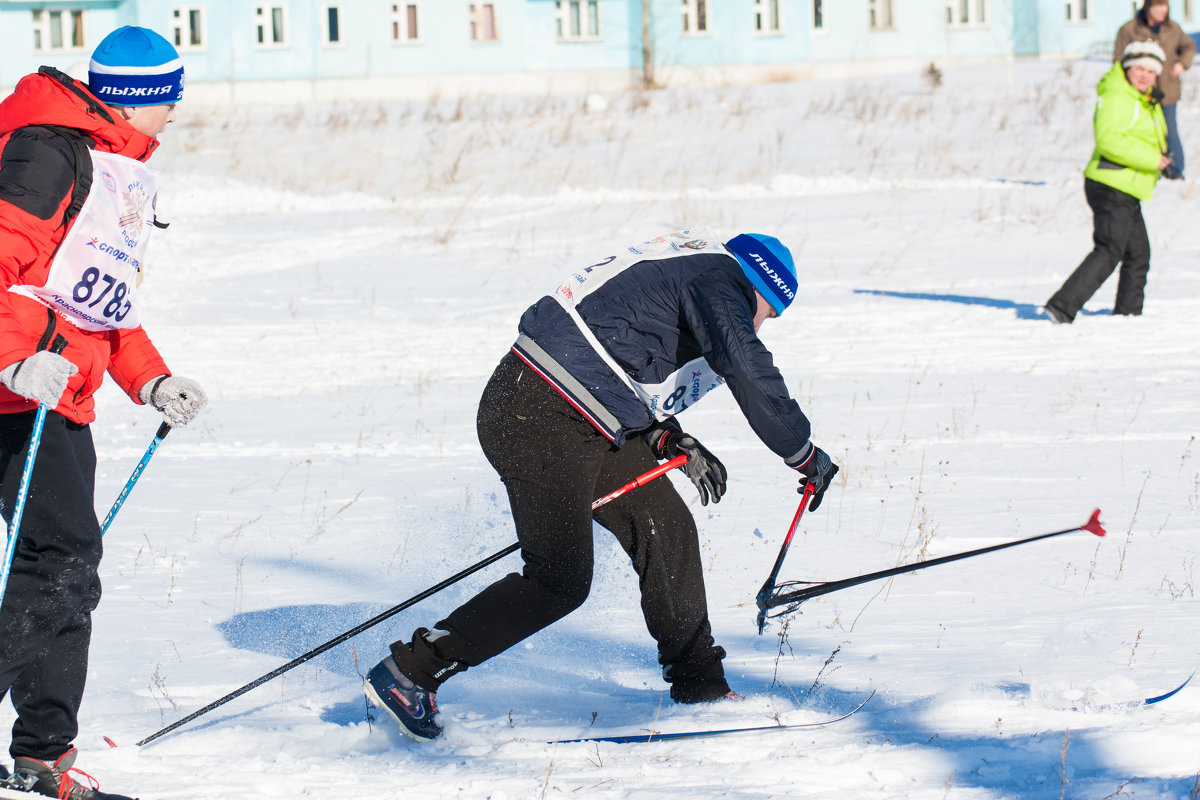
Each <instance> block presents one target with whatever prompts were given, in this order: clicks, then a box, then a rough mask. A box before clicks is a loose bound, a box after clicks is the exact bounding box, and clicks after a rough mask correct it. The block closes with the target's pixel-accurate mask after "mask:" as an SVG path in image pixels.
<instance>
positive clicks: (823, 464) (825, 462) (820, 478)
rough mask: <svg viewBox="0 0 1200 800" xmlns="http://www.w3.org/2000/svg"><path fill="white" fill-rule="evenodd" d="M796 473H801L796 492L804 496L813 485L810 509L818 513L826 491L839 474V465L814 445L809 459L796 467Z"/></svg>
mask: <svg viewBox="0 0 1200 800" xmlns="http://www.w3.org/2000/svg"><path fill="white" fill-rule="evenodd" d="M796 471H797V472H799V473H800V488H798V489H796V491H797V492H799V493H800V494H804V489H805V487H806V486H808V484H809V483H811V484H812V486H813V496H812V501H811V502H810V503H809V504H808V509H809V511H816V510H817V506H819V505H821V498H822V497H824V496H825V490H826V489H828V488H829V484H831V483H833V476H834V475H837V474H838V465H837V464H835V463H833V459H831V458H830V457H829V455H828V454H827V453H826V452H825V451H824V450H822V449H821V448H819V447H817V446H816V445H815V444H814V445H813V446H812V452H811V453H809V454H808V459H807V460H806V461H805V462H804V463H803V464H801V465H800V466H798V467H796Z"/></svg>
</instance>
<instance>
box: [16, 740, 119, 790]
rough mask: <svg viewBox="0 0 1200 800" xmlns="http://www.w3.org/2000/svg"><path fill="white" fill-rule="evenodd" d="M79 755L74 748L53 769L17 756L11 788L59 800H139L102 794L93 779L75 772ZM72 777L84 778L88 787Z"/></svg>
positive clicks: (78, 771)
mask: <svg viewBox="0 0 1200 800" xmlns="http://www.w3.org/2000/svg"><path fill="white" fill-rule="evenodd" d="M76 755H78V752H77V751H76V750H75V749H74V748H71V749H70V750H68V751H67V752H65V753H63V754H62V755H61V756H59V757H58V760H57V761H55V762H54V764H53V765H50V764H47V763H46V762H44V761H38V760H37V759H36V758H26V757H25V756H17V758H16V760H15V762H14V764H13V775H12V777H11V778H9V779H8V784H9V785H11V786H13V787H14V788H20V789H23V790H24V791H27V792H30V793H33V794H41V795H45V796H46V797H57V798H60V800H135V798H131V797H127V796H126V795H123V794H109V793H107V792H102V791H100V785H99V784H98V783H97V782H96V780H95V779H94V778H93V777H92V776H91V775H88V774H87V773H86V772H84V771H82V770H78V769H75V768H74V764H75V756H76ZM72 773H75V774H76V775H79V776H81V777H82V778H83V779H84V780H86V781H87V785H84V784H82V783H80V782H79V781H77V780H76V779H75V778H74V776H73V775H72Z"/></svg>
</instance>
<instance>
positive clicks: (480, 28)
mask: <svg viewBox="0 0 1200 800" xmlns="http://www.w3.org/2000/svg"><path fill="white" fill-rule="evenodd" d="M497 5H498V3H495V2H491V3H478V2H477V3H468V4H467V19H468V21H469V23H470V24H469V29H468V30H469V35H470V37H471V41H472V42H475V43H477V44H490V43H492V42H498V41H500V23H499V22H498V19H499V14H498V13H497V11H496V6H497ZM489 16H490V19H489ZM488 23H490V24H488ZM489 30H490V32H491V34H492V35H491V36H484V35H481V34H484V33H487V32H488V31H489Z"/></svg>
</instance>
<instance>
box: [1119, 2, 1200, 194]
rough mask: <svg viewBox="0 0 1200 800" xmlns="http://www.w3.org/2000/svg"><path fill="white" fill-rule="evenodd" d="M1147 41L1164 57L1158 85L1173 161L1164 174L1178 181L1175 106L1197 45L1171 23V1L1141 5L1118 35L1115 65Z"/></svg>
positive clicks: (1179, 165) (1179, 147) (1179, 160)
mask: <svg viewBox="0 0 1200 800" xmlns="http://www.w3.org/2000/svg"><path fill="white" fill-rule="evenodd" d="M1146 40H1152V41H1154V42H1156V43H1157V44H1158V46H1159V47H1161V48H1162V51H1163V55H1164V59H1163V69H1162V72H1161V73H1160V74H1159V76H1158V81H1157V85H1158V89H1159V91H1161V92H1162V98H1161V99H1160V100H1159V104H1160V105H1161V106H1162V111H1163V117H1164V118H1165V119H1166V121H1167V155H1168V156H1170V157H1171V163H1170V164H1169V165H1167V168H1166V169H1164V170H1163V177H1164V178H1167V179H1168V180H1179V179H1182V178H1183V168H1184V159H1183V143H1182V141H1180V138H1179V126H1178V124H1177V123H1176V115H1175V105H1176V103H1178V102H1179V98H1180V94H1181V91H1182V85H1181V84H1182V81H1181V80H1180V77H1179V76H1180V75H1182V74H1183V71H1184V70H1185V69H1188V68H1190V67H1191V66H1192V58H1193V57H1194V56H1195V55H1196V42H1195V40H1194V39H1192V37H1191V36H1188V35H1187V34H1186V33H1184V32H1183V29H1182V28H1180V27H1179V25H1178V24H1177V23H1176V22H1175V21H1174V20H1173V19H1171V5H1170V0H1145V2H1143V3H1142V9H1141V11H1139V12H1138V13H1137V14H1135V15H1134V17H1133V19H1131V20H1129V22H1126V23H1125V24H1124V25H1122V26H1121V28H1120V30H1118V31H1117V39H1116V42H1115V43H1114V44H1113V61H1114V62H1118V61H1120V60H1121V57H1122V56H1123V55H1124V53H1125V48H1126V47H1128V46H1129V45H1130V44H1131V43H1133V42H1143V41H1146Z"/></svg>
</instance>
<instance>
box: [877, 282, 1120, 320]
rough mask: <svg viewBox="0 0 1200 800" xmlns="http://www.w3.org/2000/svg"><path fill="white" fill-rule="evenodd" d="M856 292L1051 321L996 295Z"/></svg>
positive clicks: (1031, 306) (1084, 312)
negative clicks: (948, 304)
mask: <svg viewBox="0 0 1200 800" xmlns="http://www.w3.org/2000/svg"><path fill="white" fill-rule="evenodd" d="M854 293H855V294H870V295H875V296H876V297H898V298H900V299H901V300H936V301H939V302H943V303H957V304H959V305H964V306H985V307H987V308H999V309H1003V310H1010V311H1013V312H1015V313H1016V316H1017V319H1029V320H1042V321H1046V322H1049V321H1050V317H1048V316H1046V312H1044V311H1040V310H1039V309H1040V306H1037V305H1034V304H1033V303H1018V302H1016V301H1014V300H1003V299H1000V298H996V297H977V296H974V295H966V294H934V293H932V292H893V291H887V290H885V289H855V290H854ZM1079 314H1080V315H1081V316H1089V317H1100V316H1112V311H1109V310H1104V311H1089V310H1087V309H1082V310H1080V312H1079Z"/></svg>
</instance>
